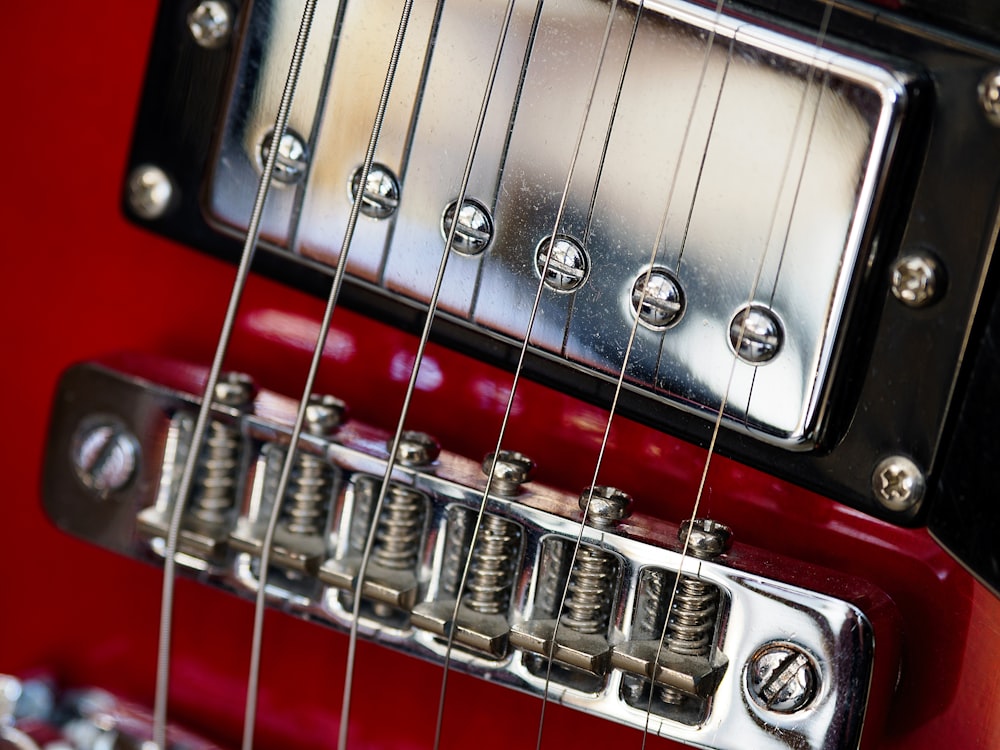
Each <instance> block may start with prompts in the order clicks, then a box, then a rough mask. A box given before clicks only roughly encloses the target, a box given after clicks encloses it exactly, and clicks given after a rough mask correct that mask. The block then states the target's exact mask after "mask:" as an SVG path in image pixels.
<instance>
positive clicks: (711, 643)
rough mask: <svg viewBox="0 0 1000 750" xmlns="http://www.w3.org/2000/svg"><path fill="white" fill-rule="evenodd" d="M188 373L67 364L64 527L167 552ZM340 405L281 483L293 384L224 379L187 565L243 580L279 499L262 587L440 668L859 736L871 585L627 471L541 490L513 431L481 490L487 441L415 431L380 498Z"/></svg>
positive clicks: (788, 729)
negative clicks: (737, 533) (470, 453)
mask: <svg viewBox="0 0 1000 750" xmlns="http://www.w3.org/2000/svg"><path fill="white" fill-rule="evenodd" d="M201 378H202V373H201V372H200V371H198V370H197V369H196V368H192V367H190V366H187V365H183V364H180V363H177V362H173V361H167V360H161V359H154V358H140V357H130V358H128V360H127V364H126V360H121V362H120V363H119V364H117V365H114V364H113V363H112V364H108V365H104V364H84V365H79V366H77V367H74V368H73V369H71V370H70V371H68V372H67V374H66V375H65V376H64V378H63V380H62V382H61V385H60V387H59V391H58V395H57V397H56V404H55V409H54V416H53V421H52V428H51V432H50V436H49V445H48V449H47V456H46V463H45V477H44V504H45V508H46V511H47V513H48V514H49V516H50V517H51V518H52V519H53V520H54V522H55V523H56V524H57V525H58V526H60V527H61V528H63V529H65V530H67V531H69V532H71V533H73V534H75V535H77V536H80V537H83V538H84V539H87V540H90V541H92V542H95V543H97V544H100V545H102V546H104V547H106V548H109V549H112V550H116V551H118V552H120V553H122V554H125V555H129V556H132V557H135V558H138V559H142V560H149V561H154V562H156V561H162V555H163V553H164V539H165V537H166V529H167V524H168V518H169V517H170V514H171V511H172V509H173V507H174V504H175V503H176V501H177V497H176V494H177V484H178V481H179V475H180V472H181V468H182V466H183V463H184V461H185V459H186V457H187V454H188V451H189V441H190V435H191V431H192V424H193V419H194V415H195V413H196V411H197V409H198V407H199V404H198V399H197V398H196V397H194V396H192V395H191V394H192V393H196V392H198V391H199V389H200V382H201ZM345 414H346V412H345V405H344V404H343V403H342V402H340V401H339V400H337V399H336V398H332V397H330V396H323V397H314V399H313V402H312V404H311V405H310V407H309V410H308V413H307V422H306V431H305V433H304V434H303V438H302V440H301V445H300V447H299V450H298V453H297V454H296V456H295V457H294V458H293V461H294V464H293V465H294V470H293V473H292V480H291V483H290V487H289V490H288V492H287V494H286V496H285V497H283V498H280V499H279V498H276V497H275V490H276V485H277V477H278V473H279V470H280V466H281V463H282V460H283V458H284V456H285V455H286V452H287V444H288V440H289V435H290V432H291V423H292V421H293V419H294V403H293V402H292V401H290V400H289V399H287V398H284V397H282V396H279V395H277V394H275V393H272V392H267V391H258V390H256V389H255V387H254V385H253V383H252V381H251V380H250V379H249V378H247V377H245V376H239V375H232V374H230V375H227V376H226V377H224V378H223V380H222V381H221V382H220V385H219V387H218V388H217V389H216V393H215V399H214V404H213V410H212V417H211V423H210V427H209V430H208V435H207V439H206V443H205V446H204V447H203V449H202V454H201V455H200V456H199V457H198V463H197V465H198V467H199V468H198V471H197V475H196V482H195V485H196V486H195V488H194V490H193V493H192V497H191V499H190V502H189V504H188V505H187V508H186V515H185V516H184V520H183V525H182V530H181V534H180V539H179V551H178V557H177V560H178V562H179V563H180V567H181V570H182V571H185V572H186V574H188V575H191V576H194V577H197V578H198V579H199V580H201V581H204V582H207V583H208V584H210V585H213V586H218V587H220V588H223V589H226V590H229V591H232V592H235V593H237V594H239V595H242V596H245V597H248V598H253V596H254V595H255V592H256V591H257V590H258V587H259V586H260V585H261V570H260V555H261V547H262V539H263V537H264V527H265V526H266V524H267V521H268V518H269V517H270V515H271V514H272V513H274V512H278V513H279V514H280V516H279V518H280V522H279V525H278V529H277V534H276V536H275V539H274V547H273V550H272V555H271V557H270V560H271V566H270V569H269V570H268V571H267V581H266V586H267V593H268V594H269V600H270V603H271V604H272V605H273V606H277V607H280V608H282V609H284V610H286V611H290V612H293V613H297V614H300V615H303V616H306V617H308V619H310V620H312V621H314V622H317V623H321V624H323V625H327V626H329V627H332V628H334V629H337V630H341V631H346V630H348V629H349V628H350V627H351V625H352V622H353V619H352V617H353V614H352V612H353V609H354V605H355V603H356V600H355V597H360V598H361V603H360V620H359V621H358V623H357V627H358V631H359V633H360V634H361V636H362V637H365V638H369V639H372V640H376V641H378V642H379V643H381V644H383V645H385V646H388V647H390V648H395V649H398V650H401V651H405V652H407V653H410V654H414V655H417V656H420V657H422V658H425V659H428V660H430V661H432V662H437V663H443V662H444V659H445V655H446V652H447V642H448V639H449V637H450V638H452V639H453V649H452V650H451V654H450V665H451V668H453V669H458V670H461V671H463V672H467V673H470V674H473V675H478V676H481V677H484V678H486V679H489V680H490V681H492V682H495V683H499V684H503V685H507V686H510V687H513V688H516V689H519V690H523V691H526V692H528V693H532V694H536V695H542V694H543V693H545V692H546V691H548V695H549V699H550V700H555V701H558V702H560V703H562V704H565V705H568V706H572V707H575V708H578V709H580V710H583V711H586V712H589V713H593V714H598V715H602V716H605V717H607V718H609V719H612V720H614V721H617V722H620V723H623V724H627V725H632V726H635V727H640V728H642V727H645V726H647V725H648V728H649V731H651V732H653V733H654V734H658V735H661V736H664V737H670V738H674V739H676V740H679V741H682V742H686V743H690V744H692V745H695V746H698V747H706V748H719V749H722V748H732V749H733V750H736V749H737V748H746V747H754V748H784V747H787V737H789V736H793V735H794V737H795V738H796V747H801V748H827V749H829V750H833V749H846V748H854V747H857V745H858V742H859V738H860V733H861V729H862V724H863V722H864V721H865V716H866V708H867V705H868V700H869V694H870V692H871V694H872V697H873V699H874V696H875V695H878V696H879V698H878V702H881V699H882V698H883V697H884V696H883V692H884V691H886V690H888V689H890V685H888V684H886V680H885V679H883V678H881V677H876V678H873V674H876V673H877V674H881V675H883V676H884V675H890V676H891V675H892V674H894V666H893V665H892V664H890V663H889V662H891V661H892V657H891V656H890V655H888V654H885V655H880V658H881V659H882V662H881V667H882V668H881V669H880V670H876V669H875V661H874V654H875V651H874V647H875V640H874V633H875V630H876V629H877V628H878V627H879V622H880V618H882V617H885V616H887V615H886V612H888V611H889V609H890V608H889V607H887V606H885V605H886V600H885V597H884V595H882V594H880V593H879V592H877V591H875V590H872V589H871V588H870V587H869V586H868V585H867V584H864V583H860V582H858V581H855V580H853V579H846V578H842V577H838V576H836V575H834V574H830V573H828V572H825V571H823V572H821V571H817V570H815V569H813V568H810V567H808V566H803V565H799V564H797V563H792V562H788V561H785V562H782V563H781V564H775V561H774V559H773V556H766V557H765V556H764V555H762V554H761V553H760V552H757V551H755V550H753V549H751V548H748V547H746V546H744V545H740V544H732V543H731V541H732V540H731V538H730V531H729V530H728V529H727V528H726V527H724V526H722V525H720V524H717V523H714V522H711V521H707V520H701V521H698V522H696V523H695V524H694V526H693V527H691V528H688V527H686V526H682V527H681V528H680V529H678V527H676V526H674V525H671V524H667V523H664V522H661V521H657V520H655V519H653V518H649V517H644V516H642V515H641V514H638V513H632V508H631V499H630V498H629V496H628V495H627V494H626V493H625V492H624V491H622V490H620V489H616V488H611V487H596V488H592V489H587V490H584V492H583V494H582V495H574V494H567V493H565V492H562V491H559V490H556V489H553V488H550V487H545V486H540V485H538V484H537V483H535V482H533V481H531V473H532V469H533V465H532V463H531V461H530V459H529V458H527V457H526V456H523V455H521V454H519V453H517V452H514V451H503V452H502V453H501V454H500V455H499V456H498V457H497V459H496V464H497V468H496V471H495V473H494V479H493V480H492V483H491V486H490V487H489V489H488V490H487V487H486V484H487V480H486V477H485V475H484V468H483V467H484V466H485V467H486V471H488V469H489V466H490V465H491V464H492V457H487V458H486V459H485V460H484V461H483V462H482V463H480V462H475V461H471V460H469V459H467V458H464V457H461V456H457V455H454V454H450V453H446V452H441V451H440V448H439V447H438V445H437V443H436V442H435V441H434V439H433V438H431V437H430V436H428V435H425V434H422V433H415V432H413V433H406V434H405V436H404V439H403V441H402V442H401V447H400V451H399V453H398V455H397V456H396V461H395V462H394V468H393V471H392V477H391V484H390V487H389V489H388V490H387V492H386V496H385V503H384V505H383V507H382V511H381V513H380V514H379V515H378V516H377V517H375V513H374V505H375V503H374V500H375V498H376V496H377V495H378V493H379V490H380V487H381V482H382V477H383V475H384V472H385V470H386V466H387V461H388V459H389V456H388V454H387V449H386V445H387V440H386V438H387V436H386V435H385V434H383V433H380V432H378V431H376V430H374V429H371V428H369V427H366V426H364V425H362V424H358V423H357V422H355V421H352V420H348V419H346V416H345ZM591 494H592V496H593V497H592V500H591V502H590V513H589V516H588V517H587V518H586V519H583V518H581V510H580V509H581V507H582V505H584V504H585V501H586V499H587V497H588V496H590V495H591ZM483 497H485V498H486V504H485V506H484V514H483V516H482V519H481V523H480V524H478V533H476V528H477V516H478V514H479V512H480V503H481V499H482V498H483ZM276 504H277V505H278V506H279V507H278V509H277V511H275V506H276ZM373 527H374V539H375V545H374V548H373V551H372V555H371V559H370V561H369V563H368V565H367V571H366V574H365V575H364V577H363V580H361V581H360V583H359V580H358V579H359V572H360V569H361V563H362V556H363V550H364V546H365V540H366V539H367V538H368V535H369V533H370V532H371V531H372V529H373ZM685 539H689V542H688V544H689V552H690V554H688V555H687V556H685V557H682V555H681V547H682V545H683V542H684V540H685ZM578 542H579V546H578V547H577V544H578ZM466 560H469V561H470V562H469V563H468V577H467V579H466V585H465V587H464V589H463V588H462V585H461V582H462V579H463V569H464V568H465V566H466ZM765 561H766V562H765ZM762 565H766V566H767V570H768V574H766V575H765V574H763V571H762V568H761V566H762ZM773 571H781V575H782V576H783V580H775V579H774V578H773V577H772V576H773ZM800 582H801V583H805V582H809V586H810V587H815V586H816V585H820V584H819V583H818V582H822V584H821V585H822V587H823V591H817V590H814V589H811V588H808V587H805V586H803V585H799V583H800ZM359 587H360V590H359ZM675 587H676V592H677V593H676V597H675V599H674V603H673V607H672V608H670V607H669V603H670V599H671V592H672V591H673V590H674V588H675ZM564 592H566V593H564ZM844 592H850V593H849V594H845V593H844ZM563 597H565V601H564V602H563ZM550 658H551V669H550V667H549V663H548V660H549V659H550ZM547 676H548V678H549V680H550V681H549V682H548V683H547V681H546V679H547ZM870 720H871V719H870Z"/></svg>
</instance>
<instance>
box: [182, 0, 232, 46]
mask: <svg viewBox="0 0 1000 750" xmlns="http://www.w3.org/2000/svg"><path fill="white" fill-rule="evenodd" d="M187 25H188V31H190V32H191V36H192V37H194V40H195V42H197V43H198V46H199V47H204V48H205V49H215V48H216V47H221V46H222V44H223V43H224V42H225V41H226V40H227V39H228V38H229V34H230V32H231V31H232V30H233V14H232V11H231V10H230V8H229V4H228V3H223V2H218V0H204V2H200V3H198V5H197V6H196V7H195V9H194V10H192V11H191V12H190V13H189V14H188V17H187Z"/></svg>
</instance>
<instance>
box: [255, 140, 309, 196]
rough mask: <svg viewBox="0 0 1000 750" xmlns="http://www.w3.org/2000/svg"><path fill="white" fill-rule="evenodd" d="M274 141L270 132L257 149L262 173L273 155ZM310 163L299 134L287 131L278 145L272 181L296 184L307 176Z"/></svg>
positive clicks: (258, 162)
mask: <svg viewBox="0 0 1000 750" xmlns="http://www.w3.org/2000/svg"><path fill="white" fill-rule="evenodd" d="M273 139H274V133H273V132H268V134H267V135H265V136H264V139H263V140H262V141H261V142H260V145H259V146H258V147H257V166H258V168H259V169H260V170H261V171H263V170H264V165H265V164H267V157H268V156H270V154H271V141H272V140H273ZM308 163H309V154H308V149H307V148H306V142H305V141H304V140H303V139H302V136H300V135H299V134H298V133H296V132H294V131H292V130H286V131H285V134H284V135H282V136H281V141H280V142H279V143H278V155H277V156H276V157H274V172H272V173H271V179H272V180H274V181H276V182H280V183H283V184H285V185H291V184H293V183H296V182H298V181H299V180H301V179H302V177H303V176H304V175H305V173H306V167H307V166H308Z"/></svg>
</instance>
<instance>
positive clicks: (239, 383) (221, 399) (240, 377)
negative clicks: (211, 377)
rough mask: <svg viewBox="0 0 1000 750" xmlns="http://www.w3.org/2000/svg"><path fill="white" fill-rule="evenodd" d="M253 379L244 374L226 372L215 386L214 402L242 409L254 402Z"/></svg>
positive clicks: (254, 389)
mask: <svg viewBox="0 0 1000 750" xmlns="http://www.w3.org/2000/svg"><path fill="white" fill-rule="evenodd" d="M256 390H257V389H256V387H255V386H254V382H253V378H251V377H250V376H249V375H247V374H245V373H242V372H224V373H222V375H221V376H220V377H219V381H218V382H217V383H216V384H215V394H214V399H213V400H214V401H215V403H217V404H220V405H222V406H232V407H235V408H241V407H244V406H249V405H250V404H251V403H252V402H253V397H254V393H256Z"/></svg>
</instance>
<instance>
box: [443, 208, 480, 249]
mask: <svg viewBox="0 0 1000 750" xmlns="http://www.w3.org/2000/svg"><path fill="white" fill-rule="evenodd" d="M454 219H455V202H454V201H453V202H451V203H449V204H448V207H447V208H446V209H445V210H444V213H443V214H442V215H441V234H443V235H444V238H445V239H448V233H449V232H450V231H451V225H452V222H453V221H454ZM492 239H493V218H492V217H491V216H490V212H489V210H488V209H487V208H486V207H485V206H484V205H483V204H482V203H480V202H479V201H474V200H466V201H465V202H463V203H462V210H461V211H459V212H458V227H457V228H456V229H455V237H454V239H453V240H452V247H453V248H454V249H455V250H457V251H458V252H460V253H462V254H463V255H477V254H479V253H481V252H482V251H483V250H485V249H486V247H487V246H488V245H489V244H490V240H492Z"/></svg>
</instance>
